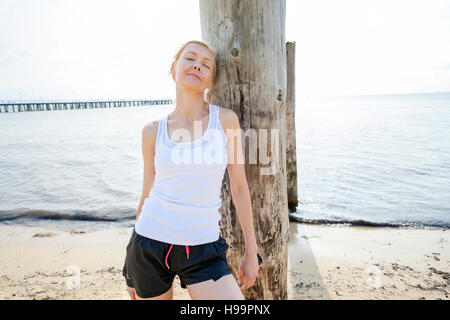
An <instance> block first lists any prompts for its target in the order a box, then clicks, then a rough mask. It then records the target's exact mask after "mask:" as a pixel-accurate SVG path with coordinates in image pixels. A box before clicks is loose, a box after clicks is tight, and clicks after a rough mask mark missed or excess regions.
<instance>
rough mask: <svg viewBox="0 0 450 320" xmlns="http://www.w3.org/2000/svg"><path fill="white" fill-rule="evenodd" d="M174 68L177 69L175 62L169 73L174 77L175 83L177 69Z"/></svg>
mask: <svg viewBox="0 0 450 320" xmlns="http://www.w3.org/2000/svg"><path fill="white" fill-rule="evenodd" d="M174 67H175V62H172V65H171V66H170V71H169V73H170V74H171V75H172V79H173V81H175V69H174Z"/></svg>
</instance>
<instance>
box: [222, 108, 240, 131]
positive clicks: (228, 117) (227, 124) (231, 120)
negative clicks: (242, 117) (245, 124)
mask: <svg viewBox="0 0 450 320" xmlns="http://www.w3.org/2000/svg"><path fill="white" fill-rule="evenodd" d="M218 107H219V120H220V124H221V125H222V128H224V129H235V128H236V125H239V117H238V116H237V114H236V112H234V111H233V110H231V109H230V108H227V107H221V106H218Z"/></svg>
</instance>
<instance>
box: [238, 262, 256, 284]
mask: <svg viewBox="0 0 450 320" xmlns="http://www.w3.org/2000/svg"><path fill="white" fill-rule="evenodd" d="M258 270H259V266H258V257H257V256H256V253H255V254H247V253H246V254H244V257H243V258H242V261H241V267H240V271H239V281H238V284H239V285H240V286H241V290H247V289H248V288H250V287H251V286H252V285H253V283H254V282H255V280H256V276H257V275H258Z"/></svg>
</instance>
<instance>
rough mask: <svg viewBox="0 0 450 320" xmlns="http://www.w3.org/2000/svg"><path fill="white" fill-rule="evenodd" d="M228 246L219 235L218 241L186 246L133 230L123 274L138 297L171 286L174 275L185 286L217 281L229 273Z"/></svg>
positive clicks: (161, 291)
mask: <svg viewBox="0 0 450 320" xmlns="http://www.w3.org/2000/svg"><path fill="white" fill-rule="evenodd" d="M227 249H228V244H227V242H226V241H225V239H224V238H222V237H220V236H219V239H218V240H217V241H214V242H209V243H205V244H201V245H194V246H187V248H186V246H184V245H172V244H170V243H165V242H161V241H158V240H154V239H150V238H147V237H144V236H141V235H139V234H137V233H136V231H135V230H134V229H133V234H132V235H131V239H130V242H129V243H128V246H127V252H126V258H125V264H124V266H123V272H122V274H123V276H124V277H125V281H126V284H127V286H128V287H131V288H134V289H135V292H136V295H137V296H139V297H140V298H151V297H156V296H159V295H161V294H163V293H165V292H166V291H167V290H169V289H170V288H171V287H172V284H173V279H174V278H175V276H176V275H178V277H179V278H180V283H181V287H182V288H184V289H186V285H187V284H188V285H190V284H194V283H198V282H201V281H206V280H209V279H212V280H214V281H216V280H218V279H219V278H221V277H222V276H224V275H227V274H232V272H231V269H230V266H229V265H228V262H227V258H226V251H227ZM169 250H170V251H169ZM188 252H189V253H188ZM188 256H189V257H188ZM166 261H167V264H166Z"/></svg>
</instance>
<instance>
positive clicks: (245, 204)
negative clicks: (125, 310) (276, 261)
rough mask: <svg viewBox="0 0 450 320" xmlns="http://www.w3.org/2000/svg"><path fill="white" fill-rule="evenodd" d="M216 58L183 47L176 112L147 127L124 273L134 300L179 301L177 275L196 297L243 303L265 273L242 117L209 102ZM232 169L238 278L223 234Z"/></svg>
mask: <svg viewBox="0 0 450 320" xmlns="http://www.w3.org/2000/svg"><path fill="white" fill-rule="evenodd" d="M216 57H217V56H216V52H215V50H214V49H213V48H211V47H210V46H209V45H208V44H206V43H204V42H201V41H188V42H186V43H184V44H183V45H182V46H181V48H180V49H179V50H178V52H177V54H176V55H175V57H174V60H173V62H172V65H171V68H170V74H171V76H172V78H173V80H174V82H175V85H176V100H175V101H176V103H175V105H176V106H175V109H174V111H172V112H171V113H170V114H168V115H166V116H164V117H163V118H161V119H159V120H157V121H153V122H150V123H148V124H147V125H146V126H145V127H144V128H143V130H142V154H143V160H144V180H143V190H142V197H141V201H140V204H139V208H138V213H137V215H136V224H135V227H134V229H133V234H132V236H131V239H130V242H129V244H128V246H127V252H126V259H125V264H124V268H123V275H124V277H125V280H126V284H127V286H128V292H129V294H130V296H131V298H132V299H173V280H174V278H175V276H176V275H178V276H179V278H180V282H181V287H182V288H187V290H188V293H189V296H190V297H191V299H244V296H243V294H242V291H241V290H246V289H247V288H249V287H250V286H252V285H253V283H254V281H255V279H256V276H257V274H258V269H259V266H258V259H257V243H256V238H255V232H254V226H253V213H252V208H251V201H250V192H249V189H248V185H247V179H246V176H245V171H244V165H243V163H242V161H237V160H238V159H243V156H242V147H241V141H240V139H236V140H235V139H234V135H233V132H234V133H235V130H240V125H239V119H238V117H237V115H236V114H235V113H234V112H233V111H232V110H230V109H227V108H223V107H219V106H216V105H213V104H210V103H207V102H206V101H205V100H204V97H205V90H207V89H210V88H211V87H212V85H213V83H214V77H215V73H216ZM238 136H239V137H240V135H238ZM235 150H237V151H236V152H235ZM225 169H227V170H228V174H229V177H230V182H231V193H232V198H233V202H234V204H235V207H236V211H237V214H238V219H239V223H240V225H241V226H242V230H243V233H244V238H245V254H244V256H243V258H242V260H241V264H240V271H239V279H238V281H236V279H235V278H234V277H233V274H232V272H231V269H230V267H229V265H228V262H227V259H226V251H227V249H228V244H227V243H226V241H225V239H224V238H222V237H221V236H220V213H219V208H220V206H221V199H220V191H221V186H222V180H223V176H224V173H225Z"/></svg>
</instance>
